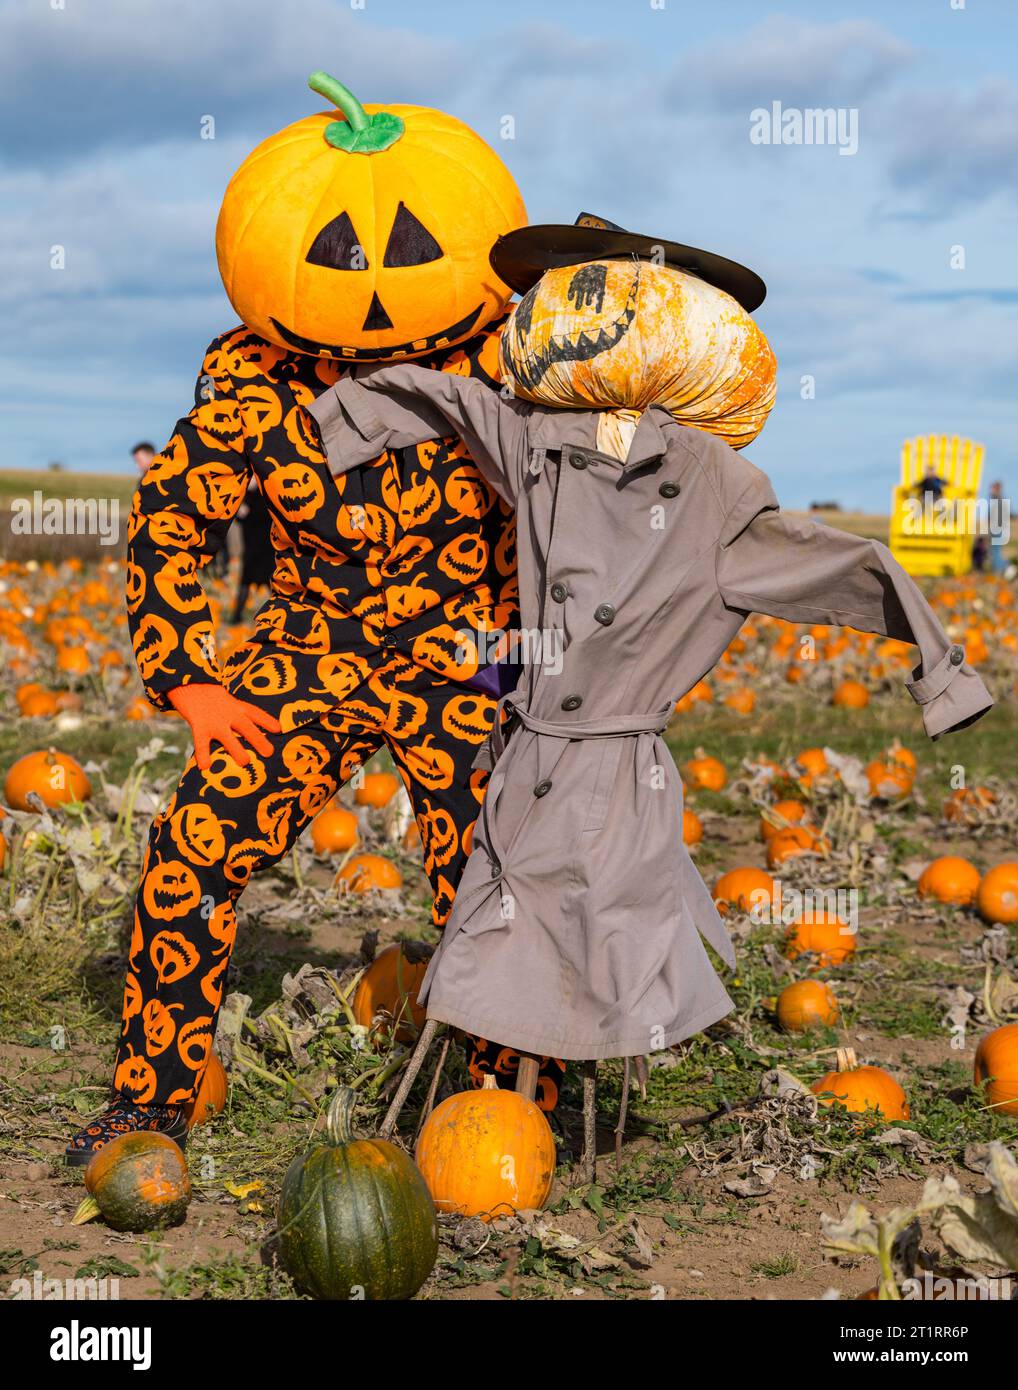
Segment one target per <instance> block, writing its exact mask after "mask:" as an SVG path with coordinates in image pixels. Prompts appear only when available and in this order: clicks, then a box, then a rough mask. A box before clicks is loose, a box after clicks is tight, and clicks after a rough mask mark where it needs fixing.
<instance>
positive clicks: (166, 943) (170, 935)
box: [149, 931, 199, 985]
mask: <svg viewBox="0 0 1018 1390" xmlns="http://www.w3.org/2000/svg"><path fill="white" fill-rule="evenodd" d="M149 957H150V959H151V961H152V964H153V966H154V967H155V972H156V978H157V979H158V981H159V983H160V984H161V985H172V984H174V983H175V982H176V981H177V980H182V979H183V978H184V976H185V975H190V973H191V971H192V970H193V969H194V968H195V966H196V965H197V964H198V960H199V956H198V948H197V947H196V946H195V945H194V943H193V942H191V941H189V940H188V939H187V937H186V936H184V935H183V933H182V932H179V931H161V932H159V933H157V935H156V936H154V937H153V938H152V945H151V946H150V947H149Z"/></svg>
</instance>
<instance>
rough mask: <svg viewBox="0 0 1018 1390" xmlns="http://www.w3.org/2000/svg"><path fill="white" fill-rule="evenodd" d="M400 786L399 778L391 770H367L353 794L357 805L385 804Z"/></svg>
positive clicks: (378, 806)
mask: <svg viewBox="0 0 1018 1390" xmlns="http://www.w3.org/2000/svg"><path fill="white" fill-rule="evenodd" d="M399 788H400V780H399V778H398V777H397V776H396V775H395V773H392V772H368V773H365V775H364V779H363V781H362V782H361V784H360V786H359V787H358V788H357V790H356V791H355V792H354V794H353V799H354V801H356V803H357V805H358V806H374V807H376V808H381V807H382V806H387V805H388V804H389V802H390V801H391V800H392V798H393V797H394V796H395V795H396V793H397V792H398V791H399Z"/></svg>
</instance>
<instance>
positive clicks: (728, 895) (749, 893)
mask: <svg viewBox="0 0 1018 1390" xmlns="http://www.w3.org/2000/svg"><path fill="white" fill-rule="evenodd" d="M774 887H775V885H774V879H773V878H772V877H771V875H770V874H769V873H767V871H766V870H765V869H756V868H753V867H750V868H744V869H729V870H728V872H727V873H725V874H722V875H721V877H720V878H719V879H718V881H717V883H716V884H715V885H714V893H713V897H714V906H715V907H716V908H717V910H718V912H720V913H721V915H722V917H724V916H725V915H726V914H727V912H728V909H729V908H730V907H734V908H737V909H738V911H739V912H750V911H752V910H753V908H758V909H762V908H764V907H765V906H766V907H768V908H769V907H770V904H771V902H772V901H773V897H774ZM761 915H762V914H761Z"/></svg>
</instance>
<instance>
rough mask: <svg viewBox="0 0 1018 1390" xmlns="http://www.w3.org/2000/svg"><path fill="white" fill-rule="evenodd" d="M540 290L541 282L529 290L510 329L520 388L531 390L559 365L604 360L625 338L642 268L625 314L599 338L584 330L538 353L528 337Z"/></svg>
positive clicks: (514, 369)
mask: <svg viewBox="0 0 1018 1390" xmlns="http://www.w3.org/2000/svg"><path fill="white" fill-rule="evenodd" d="M585 268H586V267H585ZM540 287H541V282H540V281H538V282H537V284H536V285H535V286H534V287H533V289H531V290H528V291H527V293H526V294H525V295H524V296H523V298H522V299H521V300H520V302H519V304H517V306H516V309H515V312H514V314H513V318H512V322H511V325H510V326H511V328H512V332H513V337H514V340H515V344H514V346H515V351H514V354H513V365H512V372H513V376H514V377H515V378H516V380H517V382H518V383H519V384H520V386H523V387H525V388H527V389H528V390H533V388H534V387H535V386H537V385H539V384H540V382H541V380H542V378H543V377H544V374H545V373H546V372H547V371H548V369H549V367H552V366H554V364H555V363H556V362H589V361H590V359H591V358H593V357H598V356H600V354H601V353H602V352H608V351H609V349H610V348H613V347H614V346H615V345H616V343H618V342H620V341H621V340H622V339H623V338H624V337H625V335H626V334H627V333H628V332H629V328H630V325H631V324H632V322H633V319H634V318H635V317H636V303H637V297H638V295H639V290H640V267H639V264H637V266H636V268H635V270H634V273H633V280H632V284H631V285H630V286H629V292H628V294H627V295H626V303H625V307H624V308H623V310H622V312H621V314H619V316H618V318H617V319H615V321H614V322H613V323H610V324H608V325H606V326H605V327H604V328H602V329H600V330H599V331H598V333H597V336H596V337H594V338H591V337H589V336H588V335H587V333H586V331H585V330H583V329H581V330H580V332H579V334H578V335H577V336H576V337H575V338H573V337H570V336H569V335H568V334H567V335H564V336H563V337H561V338H555V337H552V338H549V339H548V341H547V343H545V345H544V346H543V347H541V348H537V349H536V350H535V349H534V347H533V344H531V343H529V342H528V339H527V335H528V333H529V331H530V322H531V313H532V311H533V307H534V300H535V299H536V298H537V292H538V290H539V289H540Z"/></svg>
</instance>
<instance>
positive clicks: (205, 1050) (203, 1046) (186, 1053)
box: [177, 1014, 212, 1071]
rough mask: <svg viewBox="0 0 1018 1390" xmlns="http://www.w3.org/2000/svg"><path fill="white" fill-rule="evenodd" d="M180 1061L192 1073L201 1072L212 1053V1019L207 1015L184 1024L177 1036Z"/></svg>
mask: <svg viewBox="0 0 1018 1390" xmlns="http://www.w3.org/2000/svg"><path fill="white" fill-rule="evenodd" d="M177 1051H178V1053H179V1054H180V1060H181V1061H182V1062H183V1063H184V1065H185V1066H186V1067H190V1069H191V1070H192V1071H201V1070H202V1068H203V1067H204V1066H205V1063H206V1062H207V1061H208V1057H209V1053H210V1052H211V1051H212V1019H211V1017H209V1016H208V1015H207V1014H206V1015H203V1016H202V1017H201V1018H194V1019H192V1020H191V1022H190V1023H187V1024H184V1026H183V1027H182V1028H181V1029H180V1032H179V1033H178V1034H177Z"/></svg>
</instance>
